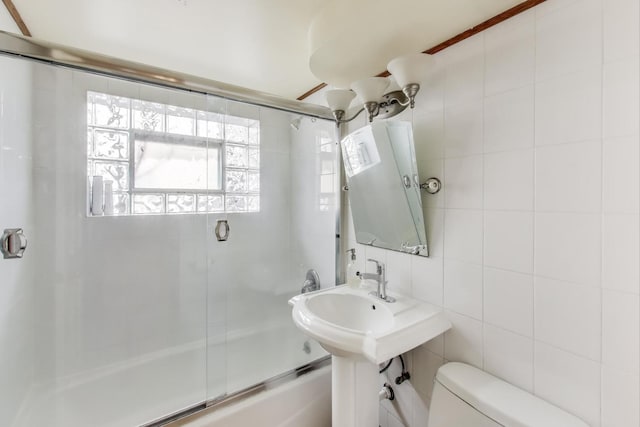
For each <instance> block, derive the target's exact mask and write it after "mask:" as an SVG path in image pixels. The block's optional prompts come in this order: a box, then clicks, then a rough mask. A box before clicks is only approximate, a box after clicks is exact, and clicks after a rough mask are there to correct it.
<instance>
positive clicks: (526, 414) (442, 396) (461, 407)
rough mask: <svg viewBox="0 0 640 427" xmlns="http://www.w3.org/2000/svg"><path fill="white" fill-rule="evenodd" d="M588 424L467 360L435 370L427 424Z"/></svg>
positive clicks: (535, 426) (433, 426)
mask: <svg viewBox="0 0 640 427" xmlns="http://www.w3.org/2000/svg"><path fill="white" fill-rule="evenodd" d="M501 426H506V427H589V426H588V424H586V423H585V422H584V421H582V420H580V419H579V418H577V417H575V416H573V415H571V414H569V413H567V412H565V411H563V410H562V409H560V408H558V407H556V406H553V405H552V404H550V403H548V402H546V401H544V400H542V399H540V398H538V397H536V396H534V395H532V394H530V393H527V392H526V391H524V390H521V389H519V388H517V387H515V386H513V385H511V384H509V383H506V382H504V381H502V380H500V379H498V378H496V377H494V376H492V375H490V374H487V373H486V372H483V371H481V370H479V369H477V368H474V367H473V366H469V365H466V364H464V363H456V362H451V363H447V364H446V365H443V366H441V367H440V369H439V370H438V373H437V374H436V379H435V383H434V389H433V397H432V398H431V407H430V409H429V423H428V427H501Z"/></svg>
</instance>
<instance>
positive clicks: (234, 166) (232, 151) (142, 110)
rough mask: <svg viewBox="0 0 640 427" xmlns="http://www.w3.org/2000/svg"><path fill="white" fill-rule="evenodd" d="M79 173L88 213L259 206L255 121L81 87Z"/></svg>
mask: <svg viewBox="0 0 640 427" xmlns="http://www.w3.org/2000/svg"><path fill="white" fill-rule="evenodd" d="M95 176H102V178H103V182H104V183H108V184H106V185H104V190H106V191H108V189H109V187H110V188H111V193H110V194H104V196H103V198H104V199H107V198H109V199H110V200H112V201H113V203H103V209H93V207H92V201H93V200H94V199H96V189H93V188H91V187H92V183H93V182H94V179H93V177H95ZM87 177H88V183H89V184H88V193H87V194H88V206H89V214H90V215H94V214H96V215H103V214H104V215H152V214H161V215H164V214H166V215H170V214H185V213H192V214H195V213H212V212H259V211H260V122H259V121H258V120H254V119H249V118H245V117H236V116H231V115H225V114H219V113H212V112H208V111H200V110H196V109H193V108H184V107H179V106H174V105H165V104H159V103H156V102H149V101H144V100H140V99H131V98H126V97H121V96H114V95H109V94H105V93H98V92H87ZM96 200H99V196H97V199H96ZM101 211H102V212H103V213H100V212H101Z"/></svg>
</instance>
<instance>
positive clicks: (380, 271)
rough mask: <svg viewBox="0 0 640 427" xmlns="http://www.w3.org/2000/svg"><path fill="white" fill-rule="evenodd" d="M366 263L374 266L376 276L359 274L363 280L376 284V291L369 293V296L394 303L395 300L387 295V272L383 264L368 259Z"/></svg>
mask: <svg viewBox="0 0 640 427" xmlns="http://www.w3.org/2000/svg"><path fill="white" fill-rule="evenodd" d="M367 261H369V262H373V263H375V264H376V274H373V273H360V274H359V275H360V277H361V278H363V279H372V280H375V281H376V283H377V284H378V290H377V291H373V292H370V293H369V294H370V295H373V296H374V297H377V298H380V299H381V300H384V301H386V302H394V301H395V299H394V298H392V297H390V296H388V295H387V270H386V268H385V266H384V264H383V263H381V262H379V261H378V260H375V259H372V258H368V259H367Z"/></svg>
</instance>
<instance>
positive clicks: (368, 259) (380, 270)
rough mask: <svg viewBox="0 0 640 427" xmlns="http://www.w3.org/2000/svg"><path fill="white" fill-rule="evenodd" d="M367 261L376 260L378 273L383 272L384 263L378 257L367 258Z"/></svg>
mask: <svg viewBox="0 0 640 427" xmlns="http://www.w3.org/2000/svg"><path fill="white" fill-rule="evenodd" d="M367 261H369V262H374V263H375V264H376V273H378V274H382V268H383V266H384V264H382V263H381V262H379V261H378V260H377V259H373V258H367Z"/></svg>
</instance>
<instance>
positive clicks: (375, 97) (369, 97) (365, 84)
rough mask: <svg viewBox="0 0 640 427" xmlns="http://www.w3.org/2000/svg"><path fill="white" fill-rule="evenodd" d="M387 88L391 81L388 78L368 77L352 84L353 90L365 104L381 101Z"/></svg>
mask: <svg viewBox="0 0 640 427" xmlns="http://www.w3.org/2000/svg"><path fill="white" fill-rule="evenodd" d="M387 87H389V79H388V78H386V77H367V78H366V79H362V80H358V81H356V82H353V83H352V84H351V89H353V91H354V92H355V93H356V94H358V97H359V98H360V100H361V101H362V102H363V103H367V102H378V101H380V98H382V95H384V91H385V90H386V89H387Z"/></svg>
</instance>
